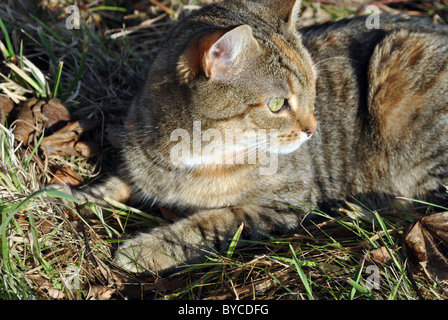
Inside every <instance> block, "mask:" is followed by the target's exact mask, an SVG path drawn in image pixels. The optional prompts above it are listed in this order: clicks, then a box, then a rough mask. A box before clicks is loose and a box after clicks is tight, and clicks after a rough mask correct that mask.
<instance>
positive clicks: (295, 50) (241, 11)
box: [139, 0, 317, 165]
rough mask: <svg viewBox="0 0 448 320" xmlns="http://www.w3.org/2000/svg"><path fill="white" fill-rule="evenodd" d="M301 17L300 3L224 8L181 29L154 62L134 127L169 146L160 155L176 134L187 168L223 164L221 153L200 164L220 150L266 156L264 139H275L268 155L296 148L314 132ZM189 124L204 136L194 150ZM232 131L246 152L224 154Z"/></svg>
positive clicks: (207, 11)
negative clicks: (143, 127)
mask: <svg viewBox="0 0 448 320" xmlns="http://www.w3.org/2000/svg"><path fill="white" fill-rule="evenodd" d="M299 10H300V1H299V0H285V1H277V0H263V1H249V0H245V1H241V0H239V1H224V2H222V3H217V4H214V5H212V6H209V7H206V8H204V9H202V10H200V11H199V12H197V13H193V14H192V15H191V16H190V17H188V18H187V19H186V20H185V21H183V22H181V23H179V24H178V26H177V28H175V29H174V30H173V32H172V33H171V36H170V37H169V39H168V40H167V43H166V44H165V46H163V48H162V49H161V51H160V53H159V55H158V57H157V59H156V60H155V61H154V62H153V65H152V68H151V70H150V73H149V76H148V81H147V84H146V87H145V92H144V94H143V98H142V99H141V100H140V108H141V109H143V110H141V113H140V115H141V118H142V119H139V120H141V121H143V122H145V124H146V125H147V126H148V127H149V126H150V127H152V128H154V131H156V132H157V134H156V136H157V139H158V141H159V142H160V141H161V139H165V140H166V139H170V141H166V143H165V142H160V143H159V146H160V148H163V147H166V146H171V147H172V146H174V145H175V144H176V141H179V139H181V138H182V139H184V138H185V137H183V136H182V134H180V133H182V131H179V130H185V131H183V132H184V133H185V134H186V133H188V135H189V139H190V140H189V141H188V142H189V143H190V145H191V148H190V151H191V152H190V159H184V162H183V163H184V164H187V165H196V164H197V165H200V164H201V161H200V160H198V159H199V158H200V157H201V156H202V157H203V158H202V160H205V161H209V160H210V157H211V158H215V159H214V160H212V162H213V161H217V162H219V161H220V160H219V159H218V158H219V157H225V158H228V156H229V155H228V154H220V153H219V152H217V153H213V154H211V155H205V157H204V150H209V151H210V149H213V148H210V146H213V147H214V146H216V147H217V149H219V144H221V145H222V146H223V148H222V151H223V153H226V152H230V153H232V152H233V153H238V152H241V151H244V150H246V152H247V150H251V151H249V152H253V151H254V150H255V151H256V149H257V148H259V149H262V148H266V143H264V145H263V141H264V142H266V140H263V134H264V133H267V135H266V137H268V138H269V137H271V138H272V136H273V135H274V133H275V134H276V135H277V136H278V140H277V141H278V148H277V150H273V149H271V151H274V152H278V153H289V152H292V151H295V150H296V149H297V148H299V146H300V145H301V144H302V143H303V142H305V141H306V140H307V139H308V138H309V137H310V136H311V135H312V134H313V133H314V131H315V130H316V127H317V122H316V119H315V117H314V113H313V110H314V99H315V71H314V68H313V63H312V61H311V58H310V56H309V54H308V52H307V51H306V49H305V48H304V47H303V45H302V43H301V41H300V35H299V34H298V31H297V27H296V20H297V19H298V13H299ZM194 123H195V124H196V129H198V125H199V128H200V130H201V133H206V136H207V137H206V138H204V135H202V136H201V138H199V139H200V144H201V147H202V148H200V149H199V150H198V148H197V147H198V144H196V150H195V149H194V145H193V144H194V143H193V141H194V140H195V139H196V142H197V141H198V140H197V139H198V137H197V135H196V137H193V134H194V125H193V124H194ZM175 130H177V131H175ZM207 130H208V131H207ZM232 130H239V131H238V132H241V131H243V133H244V139H245V140H244V141H245V142H246V144H245V145H244V143H243V144H242V143H241V141H239V142H238V141H237V142H236V143H233V146H229V143H228V142H229V141H227V142H226V140H225V136H226V134H228V133H229V132H230V131H232ZM263 130H264V131H263ZM173 132H177V133H178V134H177V135H176V134H174V136H173ZM196 133H197V132H196ZM270 133H272V135H271V136H269V134H270ZM219 134H220V135H221V138H219V137H217V135H219ZM173 137H174V138H173ZM260 139H261V140H260ZM236 140H238V139H236ZM270 141H271V142H268V144H269V143H271V145H270V147H272V143H273V142H272V141H273V140H270ZM207 145H208V149H207ZM268 147H269V146H268ZM217 149H213V151H214V152H215V151H217ZM159 151H161V150H159ZM168 151H169V150H168V149H166V150H164V152H168ZM171 151H172V150H171ZM184 151H185V150H184ZM171 154H172V153H171ZM198 157H199V158H198ZM217 159H218V160H217ZM221 159H222V158H221Z"/></svg>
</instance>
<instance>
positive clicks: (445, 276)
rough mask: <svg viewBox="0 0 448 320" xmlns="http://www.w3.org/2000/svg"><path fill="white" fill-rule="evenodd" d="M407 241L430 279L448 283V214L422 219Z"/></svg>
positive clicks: (413, 228) (407, 235)
mask: <svg viewBox="0 0 448 320" xmlns="http://www.w3.org/2000/svg"><path fill="white" fill-rule="evenodd" d="M405 240H406V243H407V245H408V246H409V248H410V249H411V251H412V253H413V254H414V256H415V257H416V258H417V259H418V260H419V263H420V265H421V266H422V268H423V270H424V271H425V272H426V274H427V275H428V276H429V277H431V278H435V279H437V280H439V281H448V212H441V213H436V214H432V215H430V216H426V217H424V218H422V219H421V220H420V221H418V222H417V223H416V224H414V226H413V227H412V228H411V229H410V230H409V232H408V233H407V234H406V236H405Z"/></svg>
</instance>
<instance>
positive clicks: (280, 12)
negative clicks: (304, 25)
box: [263, 0, 302, 31]
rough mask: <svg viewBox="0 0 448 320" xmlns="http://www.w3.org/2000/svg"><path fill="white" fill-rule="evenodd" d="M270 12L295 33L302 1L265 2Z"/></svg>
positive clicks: (271, 0) (276, 0) (267, 0)
mask: <svg viewBox="0 0 448 320" xmlns="http://www.w3.org/2000/svg"><path fill="white" fill-rule="evenodd" d="M263 3H264V5H265V6H266V7H268V8H269V10H270V11H271V12H272V13H274V14H275V15H277V16H278V17H279V18H280V19H282V20H283V21H285V22H286V23H287V24H288V27H289V28H290V29H291V30H293V31H295V30H296V29H297V21H298V19H299V15H300V8H301V4H302V0H283V1H278V0H263Z"/></svg>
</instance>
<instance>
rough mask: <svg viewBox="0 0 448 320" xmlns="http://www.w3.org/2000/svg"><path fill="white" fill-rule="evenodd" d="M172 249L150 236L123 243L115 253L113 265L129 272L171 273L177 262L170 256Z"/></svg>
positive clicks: (141, 236) (141, 235) (143, 235)
mask: <svg viewBox="0 0 448 320" xmlns="http://www.w3.org/2000/svg"><path fill="white" fill-rule="evenodd" d="M170 251H172V248H169V246H168V245H167V243H166V242H164V241H163V240H162V239H158V238H157V237H155V236H154V235H151V234H140V235H139V236H137V237H135V238H133V239H131V240H127V241H125V242H123V243H122V244H121V245H120V246H119V248H118V250H117V253H116V256H115V264H116V265H117V266H119V267H121V268H123V269H125V270H127V271H130V272H134V273H136V272H155V273H158V274H166V273H171V272H173V271H174V270H175V268H176V267H177V266H178V265H179V263H180V262H179V261H178V260H177V259H175V258H174V257H173V256H171V255H170Z"/></svg>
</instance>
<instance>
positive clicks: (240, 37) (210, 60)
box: [203, 25, 258, 81]
mask: <svg viewBox="0 0 448 320" xmlns="http://www.w3.org/2000/svg"><path fill="white" fill-rule="evenodd" d="M256 52H258V43H257V41H256V40H255V38H254V37H253V35H252V29H251V27H249V26H248V25H242V26H239V27H236V28H234V29H232V30H230V31H228V32H227V33H225V34H224V35H222V36H221V37H220V38H219V39H218V40H217V41H216V42H215V43H213V45H212V46H211V47H210V49H209V50H208V51H207V52H205V55H204V61H203V62H204V65H203V67H204V68H203V70H204V73H205V75H206V76H207V77H209V78H211V79H212V80H217V81H225V80H230V77H232V76H234V75H236V74H237V73H238V72H240V71H241V69H242V67H243V65H244V61H245V60H247V59H248V58H249V56H250V55H253V54H254V53H256Z"/></svg>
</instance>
